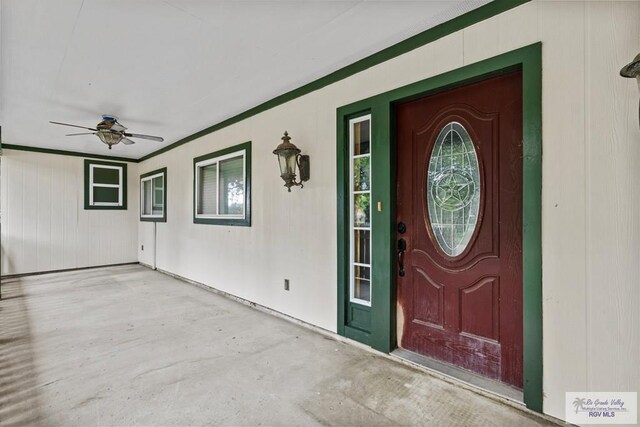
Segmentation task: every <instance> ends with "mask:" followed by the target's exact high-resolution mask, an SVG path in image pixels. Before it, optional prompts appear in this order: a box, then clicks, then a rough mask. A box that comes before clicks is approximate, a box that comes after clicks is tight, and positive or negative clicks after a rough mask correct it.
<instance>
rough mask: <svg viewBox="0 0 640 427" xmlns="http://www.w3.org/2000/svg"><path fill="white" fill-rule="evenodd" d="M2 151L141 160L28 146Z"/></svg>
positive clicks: (131, 161)
mask: <svg viewBox="0 0 640 427" xmlns="http://www.w3.org/2000/svg"><path fill="white" fill-rule="evenodd" d="M2 150H18V151H31V152H34V153H44V154H59V155H61V156H73V157H83V158H86V159H100V160H116V161H119V162H130V163H138V162H140V160H138V159H131V158H129V157H118V156H105V155H102V154H91V153H81V152H79V151H65V150H55V149H53V148H42V147H31V146H28V145H16V144H2Z"/></svg>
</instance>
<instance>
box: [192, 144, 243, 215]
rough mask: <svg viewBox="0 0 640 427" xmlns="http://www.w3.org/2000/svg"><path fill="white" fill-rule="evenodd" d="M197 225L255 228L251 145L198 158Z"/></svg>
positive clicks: (195, 181)
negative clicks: (251, 195)
mask: <svg viewBox="0 0 640 427" xmlns="http://www.w3.org/2000/svg"><path fill="white" fill-rule="evenodd" d="M193 163H194V172H193V173H194V222H195V223H199V224H226V225H244V226H250V225H251V210H250V200H251V199H250V193H251V143H250V142H247V143H244V144H240V145H236V146H234V147H230V148H227V149H225V150H220V151H216V152H215V153H210V154H207V155H204V156H200V157H197V158H195V159H194V160H193Z"/></svg>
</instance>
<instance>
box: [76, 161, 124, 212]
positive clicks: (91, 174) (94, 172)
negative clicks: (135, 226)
mask: <svg viewBox="0 0 640 427" xmlns="http://www.w3.org/2000/svg"><path fill="white" fill-rule="evenodd" d="M84 193H85V194H84V196H85V198H84V208H85V209H123V210H124V209H127V165H126V164H125V163H110V162H100V161H96V160H85V161H84Z"/></svg>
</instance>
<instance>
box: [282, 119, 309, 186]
mask: <svg viewBox="0 0 640 427" xmlns="http://www.w3.org/2000/svg"><path fill="white" fill-rule="evenodd" d="M281 139H282V143H281V144H280V145H278V146H277V147H276V149H275V150H273V154H275V155H276V156H278V165H279V166H280V178H282V179H283V181H284V186H285V187H287V190H288V191H289V192H291V187H293V186H294V185H295V186H300V188H304V185H303V183H304V182H307V181H308V180H309V174H310V171H309V156H307V155H304V154H300V153H301V151H300V149H299V148H298V147H296V146H295V145H294V144H293V143H291V142H290V141H291V137H290V136H289V133H288V132H286V131H285V132H284V136H283V137H282V138H281ZM296 169H297V171H298V172H299V173H300V181H296V176H297V174H296Z"/></svg>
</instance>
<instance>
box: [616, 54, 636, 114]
mask: <svg viewBox="0 0 640 427" xmlns="http://www.w3.org/2000/svg"><path fill="white" fill-rule="evenodd" d="M620 75H621V76H622V77H627V78H629V79H636V80H637V81H638V90H640V53H639V54H637V55H636V57H635V58H633V61H631V62H630V63H628V64H627V65H625V66H624V67H622V69H621V70H620ZM638 125H640V101H639V102H638Z"/></svg>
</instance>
